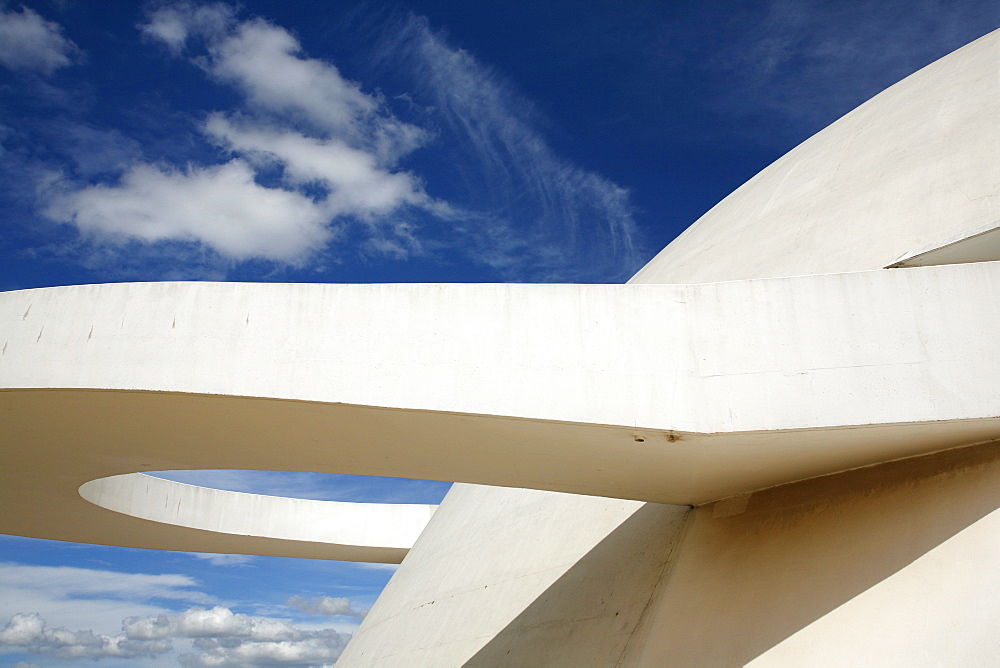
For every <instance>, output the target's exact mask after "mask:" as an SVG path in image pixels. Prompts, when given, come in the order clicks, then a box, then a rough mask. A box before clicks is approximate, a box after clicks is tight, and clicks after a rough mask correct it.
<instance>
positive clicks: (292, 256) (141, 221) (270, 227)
mask: <svg viewBox="0 0 1000 668" xmlns="http://www.w3.org/2000/svg"><path fill="white" fill-rule="evenodd" d="M46 214H47V215H48V216H49V217H51V218H53V219H55V220H59V221H64V222H72V223H73V224H75V225H76V226H77V227H78V228H79V229H80V230H81V231H83V232H85V233H92V234H98V235H101V236H103V237H107V238H110V239H112V240H113V239H121V240H124V239H128V238H132V239H139V240H142V241H146V242H157V241H164V240H180V241H196V242H200V243H202V244H204V245H206V246H208V247H210V248H212V249H214V250H215V251H217V252H218V253H219V254H220V255H222V256H224V257H227V258H230V259H234V260H245V259H249V258H265V259H270V260H276V261H281V262H287V263H297V262H301V261H302V260H303V259H304V258H305V257H306V256H307V255H308V254H309V253H310V252H311V251H315V250H318V249H320V248H322V247H323V246H325V245H326V243H327V242H328V241H329V240H330V239H331V238H332V236H333V233H332V231H331V230H330V228H329V227H328V226H327V224H326V223H327V220H328V217H327V214H326V213H325V211H324V210H323V208H322V207H320V206H318V205H317V204H316V203H315V202H313V201H312V200H311V199H309V198H308V197H306V196H305V195H302V194H300V193H297V192H294V191H290V190H284V189H281V188H266V187H263V186H261V185H258V184H257V183H256V182H255V181H254V172H253V170H252V169H251V167H250V166H249V165H248V164H247V163H246V162H244V161H242V160H231V161H230V162H228V163H226V164H223V165H217V166H211V167H194V166H189V167H188V169H187V170H186V171H183V172H182V171H176V170H173V169H170V168H161V167H157V166H153V165H140V166H138V167H134V168H132V169H131V170H130V171H128V172H127V173H126V174H125V175H124V176H123V177H122V180H121V183H119V184H118V185H113V186H105V185H98V186H91V187H89V188H84V189H83V190H80V191H77V192H74V193H71V194H68V195H64V196H62V197H59V198H57V199H56V200H55V201H54V202H53V203H52V204H51V205H50V206H49V207H48V208H47V209H46Z"/></svg>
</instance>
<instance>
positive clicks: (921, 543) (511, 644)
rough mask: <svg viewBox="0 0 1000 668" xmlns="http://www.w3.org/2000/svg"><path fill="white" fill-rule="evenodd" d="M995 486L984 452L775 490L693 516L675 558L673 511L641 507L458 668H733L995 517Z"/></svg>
mask: <svg viewBox="0 0 1000 668" xmlns="http://www.w3.org/2000/svg"><path fill="white" fill-rule="evenodd" d="M998 480H1000V448H997V447H996V444H987V445H980V446H975V447H968V448H963V449H959V450H951V451H948V452H945V453H938V454H934V455H929V456H926V457H921V458H916V459H910V460H905V461H900V462H892V463H888V464H883V465H881V466H877V467H872V468H867V469H861V470H857V471H850V472H846V473H841V474H837V475H832V476H826V477H823V478H817V479H814V480H809V481H804V482H800V483H794V484H790V485H784V486H782V487H778V488H773V489H770V490H765V491H763V492H758V493H756V494H754V495H753V496H752V497H750V499H749V502H748V504H747V506H746V508H745V510H743V511H742V512H739V513H737V514H732V515H729V513H730V512H732V509H733V504H732V503H728V504H726V503H725V502H724V503H721V504H716V505H715V506H713V505H708V506H702V507H700V508H698V509H696V510H695V511H693V512H692V513H690V514H691V515H693V517H692V518H690V519H689V520H688V521H689V522H690V524H689V525H688V527H687V529H686V530H685V531H684V532H682V534H683V535H682V543H681V547H680V548H678V549H677V550H676V551H675V553H674V554H671V549H672V548H673V543H672V540H673V539H674V538H676V536H677V535H678V534H679V533H681V532H678V531H677V530H676V523H677V522H679V521H680V517H681V515H683V514H685V511H686V509H685V508H681V507H677V506H661V505H657V504H647V505H646V506H644V507H643V508H641V509H640V510H639V511H637V512H636V513H635V514H634V515H633V517H632V518H630V519H629V520H628V521H626V522H624V523H623V524H622V525H621V526H620V527H619V528H618V529H617V530H615V531H614V532H612V533H611V534H609V535H608V537H607V538H606V539H605V540H603V541H601V543H599V544H598V545H597V546H596V547H594V549H593V550H591V551H590V552H589V553H587V554H586V555H585V556H584V557H583V558H582V559H580V561H579V562H578V563H577V564H576V565H575V566H574V567H573V568H571V569H570V570H569V571H567V572H566V574H565V575H564V576H563V577H561V578H560V579H559V580H557V581H556V582H555V583H554V584H553V585H552V586H551V587H550V588H549V589H548V590H546V591H545V593H544V594H543V595H542V596H540V597H539V598H537V599H536V600H535V601H534V602H533V603H532V604H531V605H530V606H529V607H528V608H527V609H525V610H524V611H523V612H522V613H521V614H520V615H518V617H517V618H515V619H514V620H513V621H512V622H511V623H510V624H508V625H507V626H506V627H505V628H504V629H503V630H502V631H501V632H500V633H499V634H497V635H496V637H495V638H493V640H491V641H490V642H489V643H488V644H487V645H486V646H485V647H483V648H482V649H481V650H480V651H479V652H478V653H476V654H475V655H474V656H473V657H472V658H471V659H470V660H469V661H468V662H466V663H465V664H464V665H465V666H470V667H474V668H478V667H485V666H574V667H576V666H614V665H625V666H634V665H643V666H706V665H711V666H742V665H745V664H746V663H748V662H750V661H752V660H753V659H754V658H756V657H758V656H760V655H761V654H763V653H764V652H766V651H767V650H768V649H770V648H772V647H774V646H776V645H777V644H779V643H781V642H782V641H783V640H785V639H786V638H789V637H790V636H791V635H793V634H794V633H796V632H797V631H799V630H800V629H802V628H804V627H806V626H807V625H809V624H810V623H812V622H814V621H815V620H817V619H819V618H820V617H822V616H824V615H826V614H827V613H829V612H830V611H832V610H834V609H836V608H837V607H839V606H841V605H843V604H844V603H845V602H847V601H849V600H850V599H852V598H854V597H855V596H857V595H859V594H861V593H862V592H864V591H866V590H868V589H870V588H871V587H873V586H875V585H876V584H878V583H879V582H881V581H883V580H884V579H886V578H887V577H889V576H891V575H893V574H894V573H896V572H898V571H900V570H901V569H903V568H904V567H906V566H907V565H908V564H910V563H912V562H913V561H914V560H916V559H917V558H919V557H920V556H922V555H924V554H926V553H927V552H928V551H929V550H931V549H933V548H934V547H936V546H938V545H940V544H942V543H943V542H945V541H947V540H948V539H949V538H951V537H953V536H955V535H956V534H957V533H959V532H960V531H962V530H963V529H965V528H967V527H969V526H970V525H972V524H973V523H975V522H976V521H977V520H979V519H981V518H983V517H985V516H986V515H988V514H989V513H991V512H993V511H994V510H996V509H997V508H1000V485H998V484H997V482H998ZM739 505H740V504H737V506H736V507H737V510H739ZM720 511H721V512H720ZM724 515H728V516H724ZM929 604H932V603H929ZM867 631H869V630H868V629H859V632H861V633H864V632H867ZM914 633H919V630H916V629H915V630H914Z"/></svg>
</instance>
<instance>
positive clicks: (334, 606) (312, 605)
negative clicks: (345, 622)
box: [285, 596, 368, 619]
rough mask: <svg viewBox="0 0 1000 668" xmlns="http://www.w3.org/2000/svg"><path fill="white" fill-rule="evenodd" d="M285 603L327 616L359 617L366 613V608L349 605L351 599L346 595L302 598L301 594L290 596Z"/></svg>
mask: <svg viewBox="0 0 1000 668" xmlns="http://www.w3.org/2000/svg"><path fill="white" fill-rule="evenodd" d="M285 605H287V606H290V607H292V608H295V609H296V610H301V611H303V612H311V613H312V614H314V615H326V616H328V617H334V616H346V617H356V618H358V619H361V618H363V617H364V616H365V615H366V614H368V611H367V610H356V609H354V608H353V607H352V606H351V599H349V598H346V597H333V596H320V597H318V598H303V597H301V596H292V597H291V598H290V599H288V600H287V601H285Z"/></svg>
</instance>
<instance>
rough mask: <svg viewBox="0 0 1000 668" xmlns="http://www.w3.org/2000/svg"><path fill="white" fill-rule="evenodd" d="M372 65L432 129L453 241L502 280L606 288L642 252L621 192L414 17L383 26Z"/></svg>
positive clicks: (493, 78) (499, 83)
mask: <svg viewBox="0 0 1000 668" xmlns="http://www.w3.org/2000/svg"><path fill="white" fill-rule="evenodd" d="M387 25H388V26H389V27H388V28H387V29H386V30H385V33H384V37H383V39H382V41H381V43H380V45H379V48H378V53H377V57H376V61H377V62H378V63H379V64H380V65H381V66H382V67H385V68H389V69H392V70H395V71H400V72H403V73H404V74H405V76H406V80H407V81H408V82H409V84H410V85H411V86H412V91H411V95H412V96H413V98H414V99H415V100H416V101H417V102H418V103H419V104H422V105H425V106H426V108H427V109H429V112H428V122H429V123H432V124H433V125H434V126H436V127H437V128H439V135H440V136H439V139H438V141H439V143H440V144H441V145H443V147H444V149H443V150H444V152H445V153H446V154H447V159H445V160H442V163H443V164H445V165H447V166H448V169H447V170H446V174H447V176H446V177H445V178H446V179H447V180H448V181H449V182H450V183H451V184H453V185H452V186H451V187H450V188H449V191H448V192H449V194H448V197H447V199H448V200H449V201H450V202H452V203H453V204H455V205H456V206H457V207H460V208H461V211H462V213H463V214H464V215H465V220H464V221H463V222H462V223H461V224H460V225H459V226H458V227H459V233H460V234H459V235H456V236H457V237H458V238H457V239H456V242H457V243H459V244H464V245H465V246H466V247H467V248H468V249H469V250H470V252H471V253H473V254H475V255H477V256H478V258H479V259H480V260H481V261H483V262H485V263H487V264H489V265H491V266H493V267H494V268H495V269H497V270H498V271H499V272H500V273H501V274H502V275H504V276H506V277H508V278H512V279H520V280H524V278H525V277H527V278H530V280H554V281H565V280H569V281H614V280H620V279H624V278H627V277H628V276H629V275H631V273H632V272H634V271H635V269H637V268H638V264H639V259H640V257H642V253H643V249H642V247H641V242H640V240H639V234H638V230H637V228H636V225H635V221H634V215H633V211H632V205H631V201H630V196H629V192H628V190H627V189H625V188H623V187H621V186H619V185H617V184H615V183H613V182H612V181H610V180H608V179H606V178H604V177H602V176H601V175H599V174H597V173H595V172H592V171H588V170H586V169H584V168H582V167H580V166H578V165H575V164H573V163H572V162H570V161H569V160H566V159H564V158H562V157H560V156H559V155H558V154H557V152H556V151H555V150H554V149H553V148H552V147H551V145H550V144H549V143H548V142H547V141H546V139H545V136H544V134H543V133H542V132H541V130H540V129H539V121H538V118H537V116H536V114H535V113H534V112H533V111H532V105H531V103H530V101H528V100H526V99H525V98H524V97H523V96H521V95H520V94H518V93H517V92H516V91H515V90H514V89H513V88H512V87H511V86H510V85H509V84H508V83H507V82H505V81H504V80H503V78H502V77H501V76H499V75H498V74H496V73H495V72H493V71H492V70H491V69H490V68H489V67H487V66H486V65H484V64H483V63H481V62H479V61H478V60H477V59H476V58H475V57H474V56H473V55H472V54H470V53H468V52H466V51H464V50H462V49H458V48H455V47H453V46H451V45H450V44H448V42H447V40H446V39H445V37H444V36H442V35H441V34H439V33H437V32H435V31H434V30H432V29H431V27H430V26H429V24H428V23H427V21H426V20H425V19H423V18H422V17H419V16H415V15H407V16H405V17H397V18H396V19H395V20H393V21H389V22H388V24H387Z"/></svg>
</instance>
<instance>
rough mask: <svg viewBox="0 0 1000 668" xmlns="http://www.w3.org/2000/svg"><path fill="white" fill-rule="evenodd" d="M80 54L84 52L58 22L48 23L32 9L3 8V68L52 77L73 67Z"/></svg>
mask: <svg viewBox="0 0 1000 668" xmlns="http://www.w3.org/2000/svg"><path fill="white" fill-rule="evenodd" d="M80 55H81V52H80V49H79V48H78V47H77V46H76V45H75V44H74V43H73V42H71V41H70V40H68V39H67V38H66V37H65V36H63V34H62V28H61V27H60V26H59V24H58V23H54V22H52V21H46V20H45V19H43V18H42V17H41V16H40V15H39V14H38V13H37V12H35V11H33V10H32V9H30V8H28V7H21V9H20V11H7V10H5V9H4V8H3V7H2V6H0V65H3V66H4V67H6V68H8V69H11V70H15V71H22V72H36V73H39V74H43V75H49V74H52V73H53V72H54V71H55V70H57V69H59V68H60V67H66V66H67V65H70V64H72V63H73V62H74V61H75V60H76V59H78V58H79V57H80Z"/></svg>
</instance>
